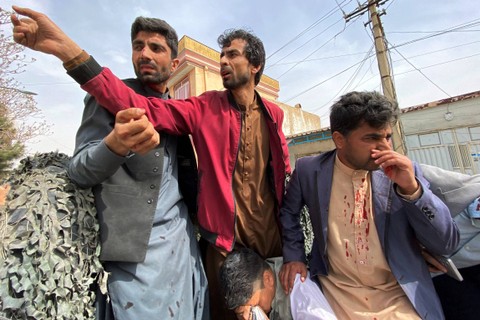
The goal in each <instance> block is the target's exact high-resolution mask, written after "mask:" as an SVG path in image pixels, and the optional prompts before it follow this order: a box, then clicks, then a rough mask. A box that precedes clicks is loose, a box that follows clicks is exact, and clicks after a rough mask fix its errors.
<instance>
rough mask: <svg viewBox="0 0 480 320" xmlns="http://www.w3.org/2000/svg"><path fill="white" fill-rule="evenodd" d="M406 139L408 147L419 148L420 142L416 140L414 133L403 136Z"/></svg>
mask: <svg viewBox="0 0 480 320" xmlns="http://www.w3.org/2000/svg"><path fill="white" fill-rule="evenodd" d="M405 139H406V140H407V141H406V142H407V146H408V147H409V148H419V147H420V142H419V141H418V136H417V135H416V134H411V135H408V136H406V137H405Z"/></svg>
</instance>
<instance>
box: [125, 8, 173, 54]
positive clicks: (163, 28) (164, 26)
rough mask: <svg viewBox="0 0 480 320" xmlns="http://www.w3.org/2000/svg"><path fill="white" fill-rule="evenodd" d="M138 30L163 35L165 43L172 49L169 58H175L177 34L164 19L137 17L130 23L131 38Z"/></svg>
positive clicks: (134, 36)
mask: <svg viewBox="0 0 480 320" xmlns="http://www.w3.org/2000/svg"><path fill="white" fill-rule="evenodd" d="M140 31H146V32H154V33H158V34H160V35H162V36H164V37H165V40H166V42H167V45H168V46H169V47H170V50H171V51H172V54H171V58H172V59H175V58H176V57H177V55H178V36H177V32H176V31H175V29H173V28H172V27H171V26H170V25H169V24H168V23H167V22H166V21H164V20H162V19H157V18H146V17H137V18H136V19H135V21H134V22H133V24H132V30H131V34H130V36H131V40H132V42H133V40H135V38H136V37H137V34H138V33H139V32H140Z"/></svg>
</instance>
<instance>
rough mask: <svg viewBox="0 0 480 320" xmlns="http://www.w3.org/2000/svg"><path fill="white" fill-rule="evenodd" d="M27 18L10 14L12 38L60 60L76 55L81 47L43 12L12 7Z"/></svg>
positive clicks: (67, 59)
mask: <svg viewBox="0 0 480 320" xmlns="http://www.w3.org/2000/svg"><path fill="white" fill-rule="evenodd" d="M12 8H13V10H14V11H15V12H16V13H17V14H20V15H23V16H26V17H27V18H22V19H20V18H19V17H18V16H17V15H15V14H12V16H11V21H12V24H13V40H15V42H17V43H19V44H21V45H23V46H25V47H27V48H30V49H32V50H35V51H40V52H43V53H48V54H52V55H54V56H56V57H57V58H59V59H60V60H61V61H62V62H67V61H70V60H72V59H74V58H75V57H77V56H78V55H79V54H80V53H81V52H82V49H81V48H80V47H79V46H78V45H77V44H76V43H75V42H74V41H73V40H72V39H70V38H69V37H68V36H67V35H66V34H65V33H64V32H63V31H62V29H60V28H59V27H58V26H57V25H56V24H55V23H54V22H53V21H52V20H50V18H48V17H47V16H46V15H45V14H43V13H40V12H37V11H34V10H32V9H28V8H20V7H17V6H13V7H12Z"/></svg>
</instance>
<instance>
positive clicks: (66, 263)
mask: <svg viewBox="0 0 480 320" xmlns="http://www.w3.org/2000/svg"><path fill="white" fill-rule="evenodd" d="M68 160H69V158H68V156H66V155H64V154H61V153H46V154H37V155H35V156H34V157H29V158H26V159H23V160H22V161H21V164H20V166H19V167H18V168H17V169H16V170H15V171H14V172H13V174H12V175H11V177H10V179H9V181H8V183H10V185H11V187H12V189H11V191H10V193H9V195H8V198H7V203H6V205H5V207H4V208H3V209H2V208H0V318H2V317H7V318H9V319H94V311H95V310H94V306H93V302H94V301H95V292H94V291H93V290H91V288H92V287H93V286H95V285H96V284H97V283H98V284H100V283H102V282H103V281H104V280H105V279H106V277H105V276H104V275H105V274H104V270H103V268H102V266H101V264H100V261H99V259H98V257H99V254H100V245H99V239H98V229H99V225H98V222H97V220H96V211H95V206H94V202H93V194H92V193H91V190H90V189H87V190H82V189H79V188H77V187H75V186H74V184H73V183H72V182H71V181H70V180H69V179H68V177H67V174H66V165H67V163H68Z"/></svg>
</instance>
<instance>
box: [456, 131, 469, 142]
mask: <svg viewBox="0 0 480 320" xmlns="http://www.w3.org/2000/svg"><path fill="white" fill-rule="evenodd" d="M455 133H456V134H457V141H458V143H468V142H470V132H468V128H458V129H455Z"/></svg>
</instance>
